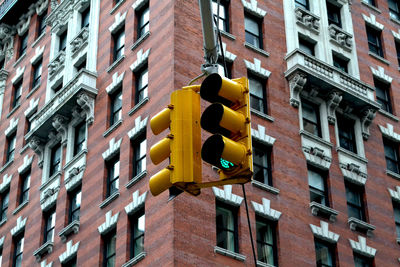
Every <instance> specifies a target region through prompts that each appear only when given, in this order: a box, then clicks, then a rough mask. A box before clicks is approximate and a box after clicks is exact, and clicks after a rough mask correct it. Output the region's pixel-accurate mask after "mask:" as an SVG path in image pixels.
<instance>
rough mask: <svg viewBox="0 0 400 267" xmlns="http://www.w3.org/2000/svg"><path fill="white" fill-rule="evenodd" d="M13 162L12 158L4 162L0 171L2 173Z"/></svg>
mask: <svg viewBox="0 0 400 267" xmlns="http://www.w3.org/2000/svg"><path fill="white" fill-rule="evenodd" d="M13 162H14V159H12V160H9V161H8V162H7V163H6V164H4V165H3V167H1V169H0V173H3V172H4V171H5V170H6V169H7V168H8V166H10V165H11V164H12V163H13Z"/></svg>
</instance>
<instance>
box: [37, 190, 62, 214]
mask: <svg viewBox="0 0 400 267" xmlns="http://www.w3.org/2000/svg"><path fill="white" fill-rule="evenodd" d="M59 191H60V186H56V187H52V188H47V189H46V190H45V191H44V192H43V193H42V194H41V196H40V207H41V208H42V210H43V211H47V210H49V209H50V208H51V207H53V206H54V205H55V204H56V202H57V197H58V192H59Z"/></svg>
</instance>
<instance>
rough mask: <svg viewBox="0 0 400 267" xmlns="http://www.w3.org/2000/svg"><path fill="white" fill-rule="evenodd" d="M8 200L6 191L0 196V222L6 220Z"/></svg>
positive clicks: (8, 193)
mask: <svg viewBox="0 0 400 267" xmlns="http://www.w3.org/2000/svg"><path fill="white" fill-rule="evenodd" d="M9 198H10V189H7V190H6V191H4V192H3V193H2V194H1V214H0V215H1V218H0V222H3V221H5V220H6V219H7V210H8V202H9Z"/></svg>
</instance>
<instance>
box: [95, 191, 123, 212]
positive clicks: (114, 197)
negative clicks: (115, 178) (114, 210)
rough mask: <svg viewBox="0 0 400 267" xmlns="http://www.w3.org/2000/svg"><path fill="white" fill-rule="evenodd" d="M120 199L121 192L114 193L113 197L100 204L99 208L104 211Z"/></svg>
mask: <svg viewBox="0 0 400 267" xmlns="http://www.w3.org/2000/svg"><path fill="white" fill-rule="evenodd" d="M118 197H119V191H117V192H114V193H113V194H112V195H111V196H109V197H108V198H106V199H105V200H104V201H103V202H101V203H100V205H99V208H100V209H103V208H105V207H107V206H108V204H110V203H111V202H113V200H115V199H117V198H118Z"/></svg>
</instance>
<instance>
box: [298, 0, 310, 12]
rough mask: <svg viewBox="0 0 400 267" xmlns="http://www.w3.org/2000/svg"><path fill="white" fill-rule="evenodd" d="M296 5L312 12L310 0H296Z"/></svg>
mask: <svg viewBox="0 0 400 267" xmlns="http://www.w3.org/2000/svg"><path fill="white" fill-rule="evenodd" d="M294 3H295V5H296V7H302V8H304V9H306V10H310V5H309V4H308V0H295V1H294Z"/></svg>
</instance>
